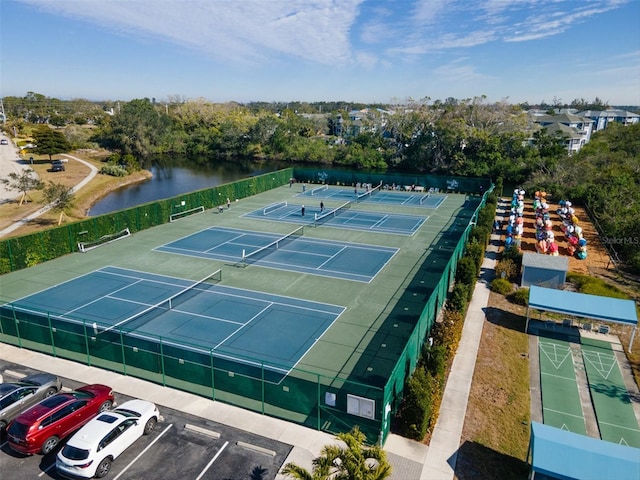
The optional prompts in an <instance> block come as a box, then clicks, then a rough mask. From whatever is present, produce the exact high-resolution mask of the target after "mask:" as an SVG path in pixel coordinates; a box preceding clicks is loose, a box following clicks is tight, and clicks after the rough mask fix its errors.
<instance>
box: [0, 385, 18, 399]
mask: <svg viewBox="0 0 640 480" xmlns="http://www.w3.org/2000/svg"><path fill="white" fill-rule="evenodd" d="M16 388H18V386H17V385H14V384H12V383H0V397H4V396H5V395H6V394H7V393H11V392H13V391H14V390H15V389H16Z"/></svg>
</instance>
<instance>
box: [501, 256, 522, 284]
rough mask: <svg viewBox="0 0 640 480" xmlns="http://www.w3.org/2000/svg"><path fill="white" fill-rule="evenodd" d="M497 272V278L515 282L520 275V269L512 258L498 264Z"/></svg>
mask: <svg viewBox="0 0 640 480" xmlns="http://www.w3.org/2000/svg"><path fill="white" fill-rule="evenodd" d="M495 272H496V277H497V278H505V279H507V280H513V279H515V277H516V275H517V273H518V267H516V264H515V262H514V261H513V260H512V259H511V258H504V259H502V260H500V261H499V262H498V263H496V267H495ZM503 274H504V276H503Z"/></svg>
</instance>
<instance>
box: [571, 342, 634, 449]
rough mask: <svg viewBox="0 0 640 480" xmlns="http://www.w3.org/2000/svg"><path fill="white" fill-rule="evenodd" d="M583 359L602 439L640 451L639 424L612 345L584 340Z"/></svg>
mask: <svg viewBox="0 0 640 480" xmlns="http://www.w3.org/2000/svg"><path fill="white" fill-rule="evenodd" d="M582 357H583V360H584V366H585V369H586V371H587V377H588V380H589V389H590V391H591V398H592V401H593V406H594V408H595V411H596V417H597V420H598V426H599V428H600V435H601V437H602V439H603V440H607V441H609V442H614V443H619V444H622V445H628V446H631V447H636V448H640V429H639V428H638V421H637V419H636V416H635V414H634V411H633V406H632V405H631V399H630V398H629V393H628V391H627V388H626V387H625V384H624V380H623V379H622V374H621V372H620V367H619V365H618V362H617V361H616V357H615V354H614V352H613V350H612V349H611V345H610V344H609V343H607V342H603V341H599V340H593V339H586V338H583V339H582Z"/></svg>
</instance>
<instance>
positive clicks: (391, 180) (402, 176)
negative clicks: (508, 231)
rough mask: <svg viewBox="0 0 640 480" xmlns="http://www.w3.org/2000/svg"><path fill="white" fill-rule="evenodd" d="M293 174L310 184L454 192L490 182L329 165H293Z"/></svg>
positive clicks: (477, 190) (476, 190) (479, 187)
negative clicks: (294, 166) (323, 166)
mask: <svg viewBox="0 0 640 480" xmlns="http://www.w3.org/2000/svg"><path fill="white" fill-rule="evenodd" d="M293 174H294V177H295V179H296V181H297V182H299V183H300V182H304V183H309V184H316V183H319V184H329V185H345V186H350V187H354V186H356V185H357V184H358V183H359V184H360V185H362V184H370V185H372V186H376V185H380V183H381V182H382V187H381V188H382V189H386V188H393V187H394V186H395V188H397V189H402V190H405V189H411V187H414V189H415V187H417V188H418V190H422V189H425V190H429V189H430V188H433V189H438V190H439V191H440V192H456V193H473V194H476V193H481V192H485V191H487V190H488V189H489V188H490V187H491V185H492V182H491V180H490V179H488V178H479V177H460V176H454V175H450V176H444V175H431V174H415V173H400V172H393V173H375V172H362V171H353V172H349V171H344V170H332V169H326V170H322V169H317V168H298V167H296V168H295V169H294V172H293Z"/></svg>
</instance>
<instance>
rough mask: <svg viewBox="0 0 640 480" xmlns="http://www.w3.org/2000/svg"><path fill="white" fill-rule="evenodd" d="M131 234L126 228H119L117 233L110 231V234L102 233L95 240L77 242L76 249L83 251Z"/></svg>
mask: <svg viewBox="0 0 640 480" xmlns="http://www.w3.org/2000/svg"><path fill="white" fill-rule="evenodd" d="M130 235H131V232H130V231H129V229H128V228H125V229H124V230H120V231H119V232H117V233H112V234H110V235H103V236H101V237H100V238H98V239H97V240H93V241H91V242H78V250H79V251H81V252H83V253H85V252H88V251H89V250H93V249H94V248H98V247H101V246H102V245H106V244H107V243H111V242H115V241H116V240H120V239H122V238H125V237H128V236H130Z"/></svg>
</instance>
